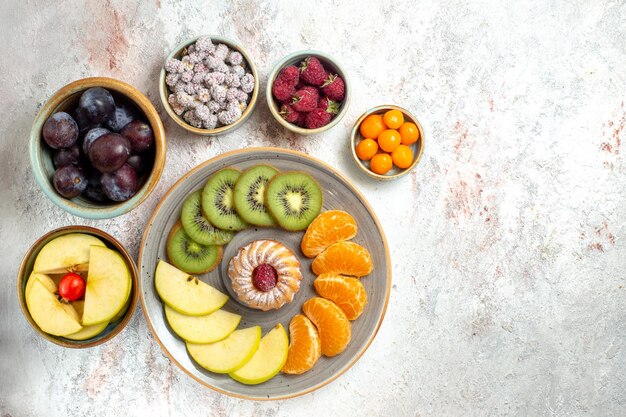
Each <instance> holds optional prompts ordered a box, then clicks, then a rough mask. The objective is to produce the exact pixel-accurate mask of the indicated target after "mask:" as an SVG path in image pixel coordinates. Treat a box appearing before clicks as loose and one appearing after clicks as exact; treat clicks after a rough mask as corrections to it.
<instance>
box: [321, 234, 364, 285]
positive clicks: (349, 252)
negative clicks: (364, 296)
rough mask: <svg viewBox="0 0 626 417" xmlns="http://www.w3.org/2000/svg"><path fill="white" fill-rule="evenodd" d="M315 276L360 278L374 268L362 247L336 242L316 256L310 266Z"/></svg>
mask: <svg viewBox="0 0 626 417" xmlns="http://www.w3.org/2000/svg"><path fill="white" fill-rule="evenodd" d="M311 267H312V268H313V273H314V274H315V275H320V274H325V273H333V274H342V275H349V276H353V277H362V276H365V275H367V274H369V273H370V272H372V269H373V268H374V265H373V263H372V256H371V255H370V253H369V252H368V250H367V249H365V248H364V247H363V246H361V245H359V244H358V243H354V242H337V243H333V244H332V245H330V246H329V247H328V248H327V249H326V250H325V251H324V252H322V253H320V254H319V255H317V257H316V258H315V259H314V260H313V263H312V264H311Z"/></svg>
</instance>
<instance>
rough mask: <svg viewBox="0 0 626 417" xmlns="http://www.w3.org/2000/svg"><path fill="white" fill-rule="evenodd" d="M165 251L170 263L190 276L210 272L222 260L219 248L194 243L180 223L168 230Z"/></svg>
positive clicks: (220, 248)
mask: <svg viewBox="0 0 626 417" xmlns="http://www.w3.org/2000/svg"><path fill="white" fill-rule="evenodd" d="M166 250H167V257H168V258H169V260H170V262H172V263H173V264H174V265H175V266H177V267H178V268H180V269H182V270H184V271H185V272H188V273H191V274H203V273H205V272H210V271H212V270H214V269H215V268H216V267H217V266H218V265H219V263H220V261H221V260H222V247H221V246H218V245H201V244H200V243H198V242H195V241H194V240H192V239H191V238H190V237H189V235H188V234H187V233H186V232H185V230H184V229H183V228H182V226H181V224H180V223H176V224H175V225H174V227H172V230H170V234H169V236H168V238H167V247H166Z"/></svg>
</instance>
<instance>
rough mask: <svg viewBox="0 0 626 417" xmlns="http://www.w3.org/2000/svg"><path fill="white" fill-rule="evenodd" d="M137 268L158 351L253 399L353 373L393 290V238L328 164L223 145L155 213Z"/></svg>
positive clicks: (218, 386)
mask: <svg viewBox="0 0 626 417" xmlns="http://www.w3.org/2000/svg"><path fill="white" fill-rule="evenodd" d="M242 189H243V191H241V190H242ZM242 196H243V197H242ZM259 202H260V203H261V207H256V208H255V204H258V203H259ZM235 206H236V209H234V207H235ZM243 218H245V219H246V220H243ZM215 224H219V226H220V227H219V228H218V227H213V228H211V225H215ZM187 231H188V232H189V233H187ZM190 236H193V237H194V238H195V240H194V239H192V238H191V237H190ZM203 239H206V240H203ZM197 240H203V242H205V243H207V244H206V245H203V244H201V243H198V242H197ZM138 266H139V270H140V279H139V290H140V291H139V292H140V299H141V303H142V306H143V309H144V313H145V315H146V318H147V321H148V324H149V327H150V329H151V331H152V333H153V335H154V337H155V338H156V340H157V341H158V343H159V344H160V345H161V347H162V349H163V351H164V352H165V353H166V354H167V355H168V356H169V357H170V358H171V360H172V361H173V362H174V363H176V364H177V365H178V366H179V367H180V368H181V369H182V370H183V371H184V372H186V373H187V374H188V375H190V376H191V377H192V378H194V379H196V380H197V381H199V382H200V383H202V384H204V385H206V386H207V387H210V388H212V389H215V390H217V391H219V392H222V393H225V394H228V395H232V396H236V397H241V398H247V399H256V400H268V399H282V398H290V397H294V396H298V395H302V394H305V393H307V392H310V391H313V390H315V389H317V388H319V387H321V386H324V385H326V384H327V383H329V382H330V381H332V380H334V379H335V378H337V377H338V376H339V375H341V374H342V373H343V372H345V371H346V370H347V369H348V368H349V367H350V366H352V365H353V364H354V363H355V362H356V361H357V360H358V359H359V357H360V356H361V355H362V354H363V353H364V352H365V350H366V349H367V347H368V346H369V344H370V343H371V342H372V340H373V338H374V336H375V335H376V332H377V330H378V328H379V326H380V324H381V322H382V319H383V316H384V314H385V310H386V307H387V302H388V299H389V294H390V289H391V264H390V260H389V252H388V248H387V243H386V240H385V236H384V233H383V231H382V228H381V226H380V224H379V222H378V220H377V218H376V215H375V214H374V212H373V211H372V209H371V207H370V206H369V205H368V203H367V202H366V201H365V199H364V198H363V196H362V195H361V194H360V193H359V192H358V191H357V190H356V189H355V188H354V187H353V186H352V185H350V183H349V182H348V181H347V180H346V179H345V178H344V177H343V176H342V175H341V174H340V173H338V172H337V171H336V170H335V169H333V168H332V167H330V166H328V165H326V164H325V163H323V162H321V161H319V160H317V159H314V158H312V157H309V156H307V155H305V154H303V153H299V152H295V151H290V150H284V149H277V148H253V149H247V150H240V151H233V152H230V153H226V154H223V155H221V156H218V157H216V158H214V159H211V160H209V161H207V162H205V163H203V164H201V165H200V166H198V167H196V168H194V169H193V170H191V171H190V172H189V173H187V174H186V175H184V176H183V177H182V178H181V179H180V180H179V181H178V182H177V183H176V184H175V185H174V186H173V187H172V188H171V189H170V190H169V191H168V192H167V194H166V195H165V196H164V197H163V199H162V200H161V202H160V204H159V206H158V207H157V208H156V210H155V211H154V214H153V216H152V218H151V219H150V221H149V223H148V227H147V229H146V230H145V233H144V237H143V241H142V243H141V247H140V253H139V261H138ZM316 329H317V330H316Z"/></svg>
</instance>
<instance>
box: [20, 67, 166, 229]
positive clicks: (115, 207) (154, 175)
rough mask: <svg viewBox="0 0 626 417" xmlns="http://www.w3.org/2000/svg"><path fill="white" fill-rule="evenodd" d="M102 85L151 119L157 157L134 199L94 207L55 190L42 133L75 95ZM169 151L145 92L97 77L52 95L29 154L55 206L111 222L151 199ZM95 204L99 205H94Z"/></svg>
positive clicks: (32, 136)
mask: <svg viewBox="0 0 626 417" xmlns="http://www.w3.org/2000/svg"><path fill="white" fill-rule="evenodd" d="M116 85H117V86H118V87H119V86H121V87H123V88H125V89H127V90H133V91H134V94H136V95H137V96H141V97H143V99H144V101H143V102H142V103H138V102H137V101H136V100H134V99H133V98H131V97H129V96H128V95H127V94H126V92H123V91H120V90H118V89H116V88H115V86H116ZM98 86H99V87H104V88H108V89H111V90H114V91H115V92H116V93H119V94H122V95H124V96H125V97H126V98H127V99H128V100H129V101H131V102H133V104H135V105H136V106H137V108H138V109H139V110H140V111H141V112H142V113H144V116H145V117H146V119H148V122H149V123H150V125H151V127H152V130H153V131H154V135H155V144H156V146H155V148H156V155H155V157H154V165H153V167H152V171H151V172H150V175H149V177H148V178H147V179H146V182H145V183H144V185H143V186H142V187H141V188H140V189H139V190H138V191H137V193H136V194H135V195H134V196H132V197H131V198H130V199H128V200H126V201H124V202H121V203H119V204H112V205H102V206H101V207H94V208H91V207H86V206H83V205H81V204H79V203H77V202H74V201H72V200H71V199H67V198H64V197H62V196H60V195H59V194H58V193H57V191H56V190H55V189H54V186H53V185H52V179H51V178H48V177H47V176H46V174H45V172H46V169H45V167H44V162H43V158H44V156H43V152H42V146H43V144H42V141H43V139H42V137H41V130H42V128H43V125H44V123H45V121H46V120H47V118H48V117H49V115H51V114H52V113H53V112H54V111H55V110H56V109H57V108H58V107H59V106H61V105H62V104H63V103H64V102H65V101H66V100H67V99H68V98H69V97H70V96H71V95H73V94H76V93H78V92H80V91H83V90H86V89H88V88H91V87H98ZM148 106H149V107H148ZM144 107H145V108H144ZM150 113H151V114H150ZM165 148H166V141H165V130H164V129H163V124H162V123H161V119H160V118H159V115H158V113H157V111H156V109H155V108H154V106H153V105H152V103H150V101H149V100H148V98H147V97H145V95H143V93H141V92H140V91H139V90H137V89H136V88H134V87H132V86H131V85H130V84H126V83H124V82H122V81H119V80H116V79H113V78H105V77H94V78H83V79H80V80H77V81H74V82H72V83H70V84H67V85H66V86H64V87H62V88H60V89H59V90H57V91H56V92H55V93H54V94H53V95H52V97H51V98H50V99H49V100H48V101H47V102H46V103H45V104H44V105H43V107H42V108H41V109H40V110H39V113H38V114H37V117H36V118H35V122H34V123H33V127H32V129H31V131H30V144H29V153H30V165H31V168H32V170H33V174H34V176H35V180H36V182H37V184H38V185H39V188H41V190H42V191H43V192H44V194H45V195H46V196H47V197H48V198H49V199H50V200H51V201H52V202H53V203H54V204H55V205H57V206H58V207H60V208H62V209H63V210H65V211H67V212H68V213H70V214H73V215H74V216H78V217H82V218H85V219H94V220H99V219H110V218H112V217H117V216H120V215H122V214H125V213H127V212H129V211H131V210H133V209H134V208H136V207H137V206H139V204H141V203H142V202H143V201H144V200H145V199H146V198H147V197H148V195H149V194H150V193H151V192H152V190H153V189H154V188H155V186H156V184H157V183H158V181H159V178H160V177H161V173H162V171H163V167H164V165H165ZM94 205H96V204H95V203H94Z"/></svg>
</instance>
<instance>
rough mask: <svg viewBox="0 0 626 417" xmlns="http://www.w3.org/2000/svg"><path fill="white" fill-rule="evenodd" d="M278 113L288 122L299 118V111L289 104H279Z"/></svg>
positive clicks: (294, 121) (293, 121)
mask: <svg viewBox="0 0 626 417" xmlns="http://www.w3.org/2000/svg"><path fill="white" fill-rule="evenodd" d="M280 115H281V116H282V117H283V119H285V120H286V121H288V122H289V123H296V122H297V121H298V119H300V116H301V113H300V112H299V111H296V110H294V109H293V107H292V106H291V105H289V104H283V105H282V106H280Z"/></svg>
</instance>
